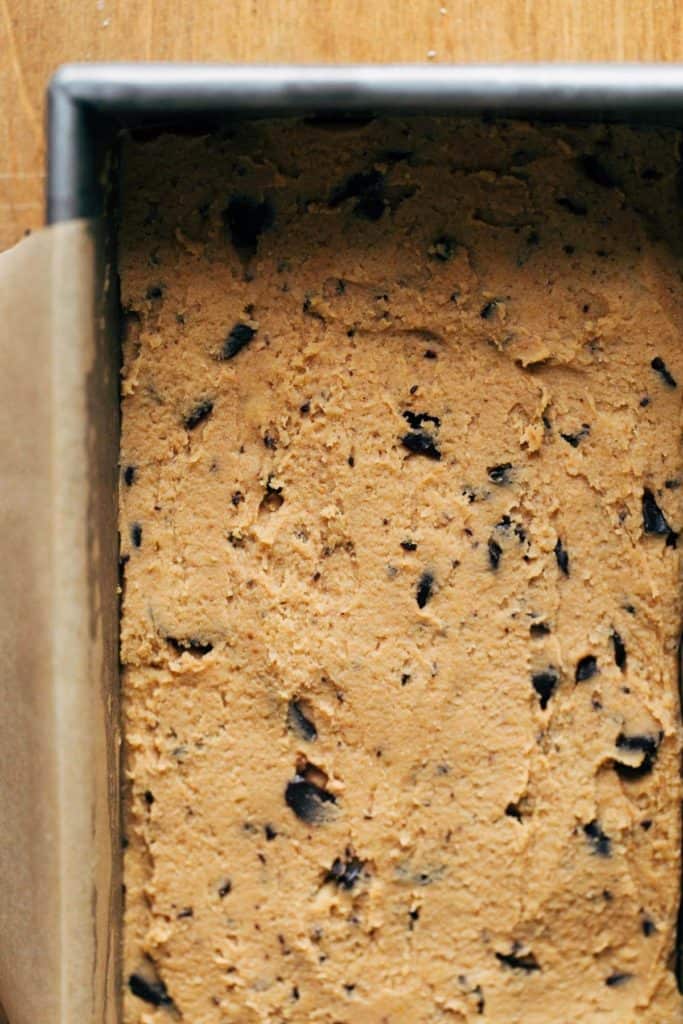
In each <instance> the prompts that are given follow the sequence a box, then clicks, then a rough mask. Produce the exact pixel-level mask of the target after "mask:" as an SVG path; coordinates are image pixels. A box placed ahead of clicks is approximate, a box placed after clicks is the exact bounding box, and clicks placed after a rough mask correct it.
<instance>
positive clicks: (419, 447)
mask: <svg viewBox="0 0 683 1024" xmlns="http://www.w3.org/2000/svg"><path fill="white" fill-rule="evenodd" d="M401 444H402V445H403V447H404V448H407V449H408V451H409V452H413V454H414V455H424V456H426V457H427V458H428V459H434V460H435V461H437V462H438V461H439V460H440V459H441V452H440V451H439V449H438V448H437V446H436V441H435V439H434V438H433V437H432V435H431V434H430V433H428V432H427V431H426V430H415V431H413V430H411V431H410V432H409V433H407V434H404V435H403V437H402V438H401Z"/></svg>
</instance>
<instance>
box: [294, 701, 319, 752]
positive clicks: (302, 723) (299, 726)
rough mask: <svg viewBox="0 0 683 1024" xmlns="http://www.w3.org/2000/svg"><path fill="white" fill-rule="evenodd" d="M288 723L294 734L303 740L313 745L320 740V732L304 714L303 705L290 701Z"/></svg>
mask: <svg viewBox="0 0 683 1024" xmlns="http://www.w3.org/2000/svg"><path fill="white" fill-rule="evenodd" d="M287 722H288V724H289V727H290V729H291V730H292V732H295V733H296V734H297V735H298V736H300V737H301V739H302V740H306V742H307V743H313V742H314V740H317V738H318V730H317V729H316V727H315V724H314V723H313V722H312V721H311V719H310V718H307V716H306V715H305V714H304V713H303V711H302V710H301V705H300V704H299V702H298V701H296V700H290V702H289V705H288V707H287Z"/></svg>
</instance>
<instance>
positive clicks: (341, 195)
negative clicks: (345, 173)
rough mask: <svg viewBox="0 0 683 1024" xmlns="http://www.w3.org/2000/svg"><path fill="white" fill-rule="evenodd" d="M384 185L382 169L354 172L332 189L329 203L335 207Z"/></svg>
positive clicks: (375, 190)
mask: <svg viewBox="0 0 683 1024" xmlns="http://www.w3.org/2000/svg"><path fill="white" fill-rule="evenodd" d="M383 185H384V175H383V174H381V173H380V171H376V170H372V171H360V172H359V173H357V174H352V175H351V176H350V177H349V178H347V179H346V181H345V182H343V183H342V184H341V185H337V187H336V188H334V189H333V190H332V193H331V195H330V198H329V200H328V205H329V206H332V207H335V206H340V205H341V203H343V202H345V201H346V200H347V199H357V198H358V197H359V196H362V195H367V194H368V193H374V192H377V190H378V189H381V188H382V187H383Z"/></svg>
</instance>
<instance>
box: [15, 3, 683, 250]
mask: <svg viewBox="0 0 683 1024" xmlns="http://www.w3.org/2000/svg"><path fill="white" fill-rule="evenodd" d="M94 60H207V61H210V60H213V61H218V60H221V61H261V60H272V61H302V62H307V63H313V62H318V61H326V62H329V61H335V62H346V61H427V60H432V61H436V62H448V61H505V60H517V61H527V60H529V61H536V60H553V61H555V60H657V61H672V60H683V0H0V249H2V248H7V247H8V246H10V245H12V244H13V243H14V242H16V241H17V240H18V239H19V238H20V237H21V236H22V235H23V234H24V233H25V232H26V231H27V230H29V229H32V228H35V227H37V226H39V225H40V224H41V223H42V220H43V169H44V160H45V149H44V143H43V134H44V133H43V98H44V94H45V86H46V83H47V81H48V79H49V76H50V74H51V73H52V71H53V70H54V69H55V68H56V67H57V66H58V65H59V64H62V63H64V62H66V61H94Z"/></svg>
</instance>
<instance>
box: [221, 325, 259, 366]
mask: <svg viewBox="0 0 683 1024" xmlns="http://www.w3.org/2000/svg"><path fill="white" fill-rule="evenodd" d="M255 334H256V331H255V330H254V328H253V327H250V326H249V324H243V323H241V322H240V323H236V324H235V326H234V327H233V328H232V330H231V331H230V333H229V334H228V336H227V338H226V339H225V342H224V343H223V348H222V349H221V354H220V358H221V359H224V360H225V359H234V358H235V356H236V355H237V353H238V352H241V351H242V349H243V348H244V346H245V345H248V344H249V342H250V341H251V339H252V338H253V337H254V335H255Z"/></svg>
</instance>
